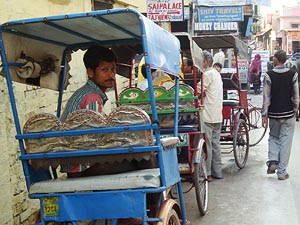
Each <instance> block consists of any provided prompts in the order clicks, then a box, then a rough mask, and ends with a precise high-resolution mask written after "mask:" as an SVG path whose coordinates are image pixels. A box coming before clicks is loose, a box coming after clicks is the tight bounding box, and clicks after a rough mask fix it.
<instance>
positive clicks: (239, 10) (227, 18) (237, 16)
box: [198, 6, 244, 23]
mask: <svg viewBox="0 0 300 225" xmlns="http://www.w3.org/2000/svg"><path fill="white" fill-rule="evenodd" d="M198 16H199V22H202V23H203V22H238V21H244V11H243V6H224V7H200V8H198Z"/></svg>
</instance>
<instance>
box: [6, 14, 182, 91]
mask: <svg viewBox="0 0 300 225" xmlns="http://www.w3.org/2000/svg"><path fill="white" fill-rule="evenodd" d="M0 35H1V39H2V40H3V43H4V46H5V53H6V56H7V61H8V62H9V63H13V62H16V59H17V58H18V57H19V56H20V53H21V52H25V53H26V54H28V55H29V56H30V57H32V58H34V59H41V58H43V57H44V55H45V54H51V55H55V57H56V58H57V60H58V61H59V63H61V64H63V63H62V58H63V54H66V51H69V52H70V53H71V52H72V51H74V50H75V51H76V50H78V49H82V50H84V49H86V48H87V47H89V46H91V45H94V44H98V45H102V46H107V47H111V48H112V50H113V51H114V52H115V53H116V55H117V59H118V67H117V73H118V74H120V75H122V76H127V77H128V76H129V74H130V70H131V67H130V66H129V65H131V60H132V57H133V56H134V54H144V55H145V61H146V63H147V64H149V65H150V67H152V68H155V69H159V70H161V71H164V72H166V73H168V74H171V75H174V76H179V72H180V65H179V64H177V63H174V62H178V61H179V60H178V59H179V58H180V43H179V41H178V39H177V38H176V37H175V36H174V35H172V34H170V33H169V32H167V31H166V30H164V29H163V28H161V27H159V26H158V25H156V24H155V23H153V22H152V21H151V20H149V19H148V18H146V17H145V16H143V15H142V14H141V13H139V12H138V11H136V10H133V9H110V10H101V11H93V12H87V13H77V14H68V15H58V16H49V17H40V18H34V19H25V20H17V21H12V22H6V23H4V24H2V25H1V27H0ZM170 58H171V59H170ZM167 59H168V60H167ZM2 61H3V60H2ZM10 72H11V76H12V80H14V81H17V82H21V83H26V82H25V81H24V79H21V78H19V77H18V76H17V75H16V72H15V70H14V68H10ZM68 78H69V77H66V78H65V80H64V81H65V82H64V83H65V85H64V89H65V88H66V85H67V81H68ZM52 89H53V88H52ZM55 89H58V88H55Z"/></svg>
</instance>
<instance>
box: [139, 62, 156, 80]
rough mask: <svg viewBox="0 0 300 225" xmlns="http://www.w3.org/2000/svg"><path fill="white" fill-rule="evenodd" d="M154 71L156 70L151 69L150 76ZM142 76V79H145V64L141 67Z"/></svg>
mask: <svg viewBox="0 0 300 225" xmlns="http://www.w3.org/2000/svg"><path fill="white" fill-rule="evenodd" d="M155 71H156V69H151V74H152V73H153V72H155ZM142 75H143V77H144V78H147V73H146V64H143V65H142Z"/></svg>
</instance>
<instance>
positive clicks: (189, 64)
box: [184, 58, 193, 66]
mask: <svg viewBox="0 0 300 225" xmlns="http://www.w3.org/2000/svg"><path fill="white" fill-rule="evenodd" d="M184 60H185V61H186V66H193V61H192V60H191V59H189V58H184Z"/></svg>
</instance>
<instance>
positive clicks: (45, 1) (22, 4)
mask: <svg viewBox="0 0 300 225" xmlns="http://www.w3.org/2000/svg"><path fill="white" fill-rule="evenodd" d="M0 5H1V7H0V22H1V23H3V22H5V21H11V20H17V19H23V18H31V17H39V16H41V17H42V16H48V15H55V14H64V13H73V12H82V11H90V10H91V1H89V0H84V1H83V0H37V1H34V4H33V1H32V0H22V1H20V0H10V1H6V0H0ZM76 54H77V55H79V56H78V57H76V56H75V57H74V62H72V63H73V65H72V70H71V71H70V73H71V74H73V77H72V79H71V80H70V83H71V85H70V86H69V89H68V93H70V92H71V91H72V90H76V89H77V88H78V87H79V86H81V85H82V83H83V80H84V79H85V76H82V77H83V78H82V79H78V77H76V74H78V73H85V71H84V70H83V69H82V67H80V66H79V65H81V64H82V62H81V57H82V53H81V52H78V53H76ZM77 58H78V59H77ZM0 64H1V62H0ZM5 82H6V80H5V79H4V78H3V77H2V76H0V102H1V104H0V118H1V123H0V153H1V157H0V171H1V173H0V186H1V188H0V199H1V201H0V224H3V225H6V224H7V225H18V224H22V225H26V224H32V223H34V220H35V219H36V217H37V215H38V213H37V210H38V208H39V202H38V201H37V200H30V199H28V193H27V190H26V185H25V179H24V175H23V172H22V165H21V162H20V160H19V159H18V157H19V154H20V153H19V148H18V143H17V141H16V140H15V138H14V137H15V134H16V131H15V126H14V122H13V118H12V113H11V106H10V104H9V97H8V92H7V87H6V84H5ZM13 86H14V90H15V98H16V101H17V107H18V112H19V114H20V115H21V118H24V115H27V117H28V116H29V115H32V114H35V113H38V112H42V111H43V112H49V113H55V105H56V104H55V103H56V99H57V93H56V92H54V91H44V90H41V89H39V88H36V87H32V86H27V85H23V84H16V83H15V84H14V85H13ZM67 96H68V95H67ZM33 109H38V110H35V111H33ZM26 119H27V118H24V119H23V120H21V121H20V125H21V127H22V126H23V125H24V122H25V120H26Z"/></svg>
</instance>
